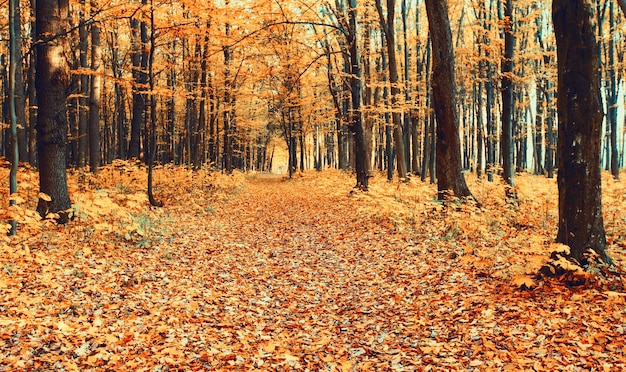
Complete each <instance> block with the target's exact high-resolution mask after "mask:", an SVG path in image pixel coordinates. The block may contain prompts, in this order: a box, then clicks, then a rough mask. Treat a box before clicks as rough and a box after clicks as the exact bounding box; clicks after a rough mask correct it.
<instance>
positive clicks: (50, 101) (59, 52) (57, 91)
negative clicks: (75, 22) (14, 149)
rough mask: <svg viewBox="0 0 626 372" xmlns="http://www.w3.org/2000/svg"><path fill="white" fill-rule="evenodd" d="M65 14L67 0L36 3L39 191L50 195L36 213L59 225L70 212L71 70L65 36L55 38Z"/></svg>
mask: <svg viewBox="0 0 626 372" xmlns="http://www.w3.org/2000/svg"><path fill="white" fill-rule="evenodd" d="M68 11H69V2H68V1H67V0H38V1H37V6H36V9H35V19H36V29H37V37H36V39H37V48H36V49H37V72H36V74H35V88H36V89H37V97H38V102H39V105H38V115H37V152H38V154H39V191H40V192H41V193H43V194H46V195H47V196H49V198H48V197H40V198H39V202H38V204H37V212H39V214H40V215H41V216H42V217H45V216H46V215H47V214H48V213H57V214H58V216H59V217H58V218H57V221H58V222H60V223H65V222H67V221H68V219H69V209H70V208H71V206H72V205H71V202H70V196H69V191H68V188H67V175H66V159H65V155H66V154H65V149H66V142H67V116H66V115H67V113H66V105H67V99H66V95H65V94H66V89H67V85H68V83H69V81H70V71H69V68H68V65H67V61H66V59H65V51H64V47H65V46H66V43H67V41H66V36H64V35H63V36H57V35H62V34H63V31H64V26H65V24H66V22H67V19H68V17H69V14H68ZM51 35H53V36H54V37H51ZM47 199H50V200H47Z"/></svg>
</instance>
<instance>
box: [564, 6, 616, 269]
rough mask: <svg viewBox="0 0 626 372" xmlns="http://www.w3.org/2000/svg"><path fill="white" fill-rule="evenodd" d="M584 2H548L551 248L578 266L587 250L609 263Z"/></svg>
mask: <svg viewBox="0 0 626 372" xmlns="http://www.w3.org/2000/svg"><path fill="white" fill-rule="evenodd" d="M591 17H592V11H591V8H590V4H589V2H588V0H553V3H552V19H553V23H554V31H555V33H556V42H557V64H558V103H557V108H558V118H559V120H558V135H559V139H558V153H557V154H558V155H557V157H558V164H559V168H558V176H557V178H558V186H559V223H558V226H559V231H558V235H557V238H556V240H557V242H559V243H563V244H566V245H568V246H569V247H570V253H569V255H570V256H571V257H573V258H575V259H576V260H578V261H579V262H580V261H582V260H583V258H584V253H585V252H586V251H587V250H588V249H592V250H594V251H595V252H596V253H597V254H598V255H599V256H600V257H601V259H602V260H604V261H605V262H609V261H610V259H609V257H608V256H607V254H606V252H605V248H606V236H605V231H604V222H603V218H602V192H601V191H602V190H601V183H602V182H601V174H600V173H601V170H600V146H601V131H602V119H603V112H602V101H601V95H600V86H599V78H598V73H599V66H598V56H597V53H598V49H597V44H596V38H595V35H594V32H593V25H592V24H591Z"/></svg>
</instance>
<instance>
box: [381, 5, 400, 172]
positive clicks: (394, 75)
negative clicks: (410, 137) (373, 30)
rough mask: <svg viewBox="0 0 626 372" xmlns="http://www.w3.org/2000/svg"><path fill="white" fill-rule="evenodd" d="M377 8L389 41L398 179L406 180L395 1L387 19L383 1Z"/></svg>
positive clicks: (392, 112) (392, 113)
mask: <svg viewBox="0 0 626 372" xmlns="http://www.w3.org/2000/svg"><path fill="white" fill-rule="evenodd" d="M376 8H377V9H378V15H379V17H380V24H381V28H382V29H383V32H384V34H385V39H386V41H387V43H386V44H387V55H388V59H389V65H388V67H389V83H390V85H391V110H392V111H391V117H392V120H393V139H394V144H395V145H396V157H397V167H398V177H399V178H400V179H401V180H404V179H406V175H407V165H406V152H405V146H404V134H403V126H402V114H401V113H400V95H401V93H402V92H401V91H400V87H399V84H400V77H399V74H398V62H397V58H396V47H397V46H396V32H395V8H396V2H395V0H387V17H385V15H384V14H383V10H382V6H381V0H376Z"/></svg>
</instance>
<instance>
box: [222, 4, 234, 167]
mask: <svg viewBox="0 0 626 372" xmlns="http://www.w3.org/2000/svg"><path fill="white" fill-rule="evenodd" d="M229 3H230V1H229V0H226V6H228V5H229ZM225 29H226V37H229V35H230V23H228V22H227V23H226V25H225ZM223 51H224V139H223V141H224V150H223V154H222V157H223V161H224V164H223V166H224V170H225V171H226V174H231V173H232V172H233V145H232V138H231V126H232V125H231V124H232V123H231V121H232V119H233V118H232V96H231V94H232V92H231V90H232V82H231V76H230V64H231V58H232V57H231V52H230V47H229V46H228V45H225V46H224V47H223Z"/></svg>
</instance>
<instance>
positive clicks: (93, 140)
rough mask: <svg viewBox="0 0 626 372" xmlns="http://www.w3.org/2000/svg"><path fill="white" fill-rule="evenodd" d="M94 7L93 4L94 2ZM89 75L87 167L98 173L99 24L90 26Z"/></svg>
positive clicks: (100, 92)
mask: <svg viewBox="0 0 626 372" xmlns="http://www.w3.org/2000/svg"><path fill="white" fill-rule="evenodd" d="M94 7H95V4H94ZM91 69H92V71H93V72H94V74H93V76H92V77H91V87H90V93H89V167H90V169H91V172H92V173H98V168H99V167H100V158H101V157H100V105H101V99H102V97H101V94H102V72H103V71H102V48H101V41H100V25H99V24H98V23H94V24H93V25H92V26H91Z"/></svg>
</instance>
